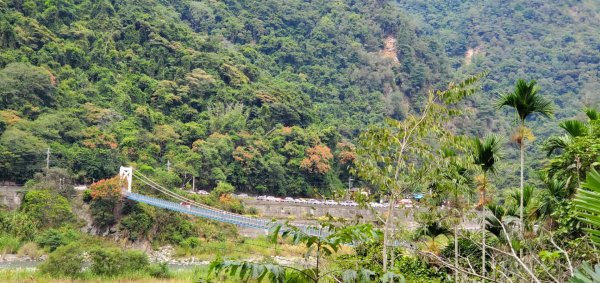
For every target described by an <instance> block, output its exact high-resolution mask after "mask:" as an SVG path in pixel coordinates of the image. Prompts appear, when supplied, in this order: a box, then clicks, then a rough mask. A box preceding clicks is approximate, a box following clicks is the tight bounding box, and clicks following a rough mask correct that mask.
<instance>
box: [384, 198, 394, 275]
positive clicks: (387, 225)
mask: <svg viewBox="0 0 600 283" xmlns="http://www.w3.org/2000/svg"><path fill="white" fill-rule="evenodd" d="M394 203H395V200H394V194H392V195H391V197H390V206H389V208H388V215H387V218H386V220H385V226H384V228H383V249H382V251H381V252H382V256H383V273H386V272H387V267H388V249H387V247H388V244H389V243H388V241H389V237H390V235H389V230H390V226H391V222H392V220H393V218H394V206H395V205H394Z"/></svg>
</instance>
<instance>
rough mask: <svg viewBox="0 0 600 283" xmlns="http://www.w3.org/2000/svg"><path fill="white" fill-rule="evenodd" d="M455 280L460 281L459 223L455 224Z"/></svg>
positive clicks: (456, 282)
mask: <svg viewBox="0 0 600 283" xmlns="http://www.w3.org/2000/svg"><path fill="white" fill-rule="evenodd" d="M454 282H455V283H458V225H455V226H454Z"/></svg>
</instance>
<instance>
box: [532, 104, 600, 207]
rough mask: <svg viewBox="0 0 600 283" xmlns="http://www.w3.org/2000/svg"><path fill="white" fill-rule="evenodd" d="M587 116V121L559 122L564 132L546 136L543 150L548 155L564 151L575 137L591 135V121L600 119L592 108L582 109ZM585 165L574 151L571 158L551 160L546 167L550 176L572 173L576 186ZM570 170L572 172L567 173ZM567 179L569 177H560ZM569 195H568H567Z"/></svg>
mask: <svg viewBox="0 0 600 283" xmlns="http://www.w3.org/2000/svg"><path fill="white" fill-rule="evenodd" d="M584 112H585V113H586V115H587V117H588V121H585V122H582V121H579V120H566V121H562V122H561V123H560V124H559V127H561V128H562V129H563V130H564V131H565V132H566V133H565V134H564V135H562V136H553V137H550V138H548V139H547V140H546V141H545V142H544V144H543V147H542V148H543V150H544V151H546V153H547V155H548V156H551V155H552V154H555V153H558V154H560V153H561V152H564V151H565V150H568V149H569V148H571V147H572V146H573V143H574V142H575V140H576V138H579V137H585V136H590V135H593V127H592V122H593V121H596V120H600V113H599V112H598V111H597V110H596V109H593V108H586V109H584ZM582 166H585V162H582V160H581V158H580V156H579V155H578V154H577V153H574V154H573V156H572V159H565V160H562V161H561V160H551V161H550V166H549V167H548V173H549V175H550V177H553V178H554V177H556V176H557V175H558V174H557V173H560V174H564V173H566V174H567V175H569V176H572V173H574V175H575V177H576V181H577V184H576V185H577V187H579V186H581V181H580V179H581V177H585V174H582V173H583V172H581V170H580V169H581V168H582ZM573 171H574V172H573ZM569 172H572V173H569ZM562 178H565V179H568V178H570V177H564V176H563V177H562ZM569 196H570V195H569Z"/></svg>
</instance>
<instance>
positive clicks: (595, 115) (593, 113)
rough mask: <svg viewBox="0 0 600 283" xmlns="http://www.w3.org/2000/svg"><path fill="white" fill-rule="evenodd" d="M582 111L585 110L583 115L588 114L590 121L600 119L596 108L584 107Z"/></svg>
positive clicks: (599, 113)
mask: <svg viewBox="0 0 600 283" xmlns="http://www.w3.org/2000/svg"><path fill="white" fill-rule="evenodd" d="M583 111H584V112H585V115H587V116H588V118H589V119H590V121H596V120H600V112H598V110H596V109H595V108H591V107H586V108H585V109H583Z"/></svg>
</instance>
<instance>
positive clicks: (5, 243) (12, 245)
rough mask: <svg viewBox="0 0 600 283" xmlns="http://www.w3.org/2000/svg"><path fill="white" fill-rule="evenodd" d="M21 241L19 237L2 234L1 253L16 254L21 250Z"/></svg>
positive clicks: (0, 238)
mask: <svg viewBox="0 0 600 283" xmlns="http://www.w3.org/2000/svg"><path fill="white" fill-rule="evenodd" d="M20 245H21V241H19V239H18V238H16V237H13V236H9V235H3V236H0V254H14V253H16V252H17V250H19V246H20Z"/></svg>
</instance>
